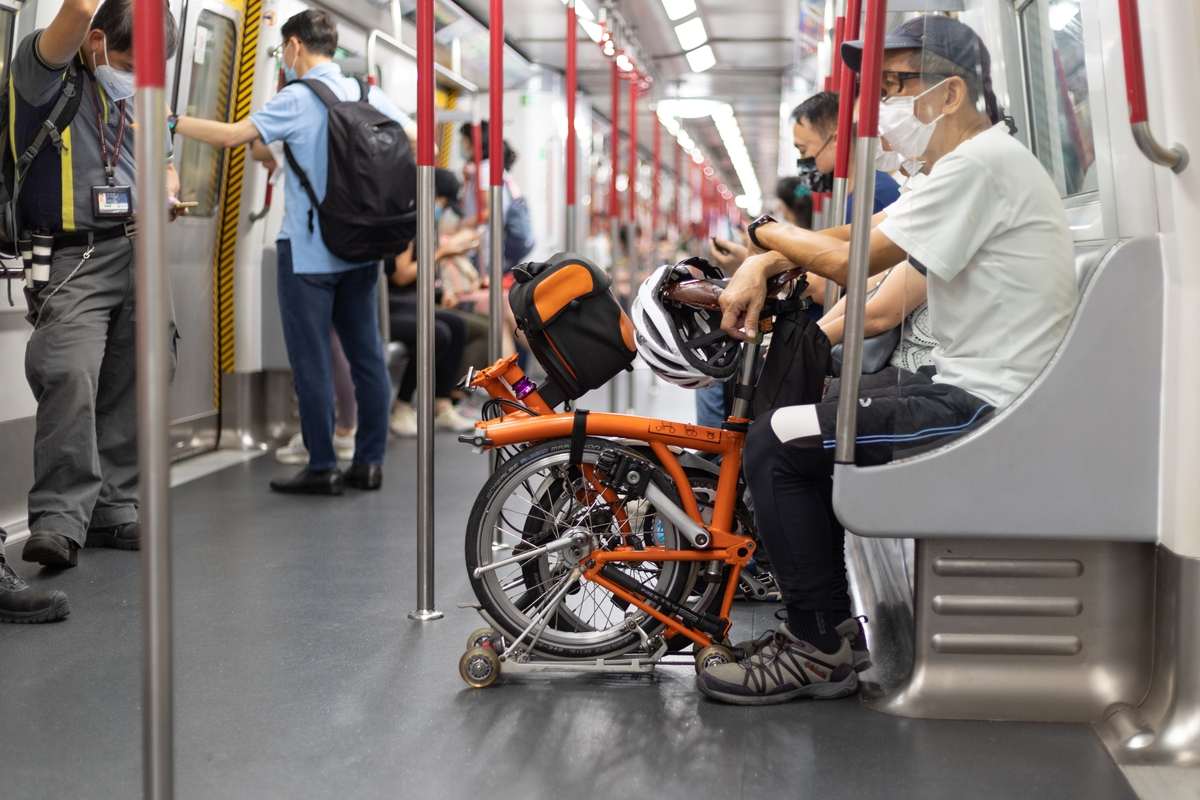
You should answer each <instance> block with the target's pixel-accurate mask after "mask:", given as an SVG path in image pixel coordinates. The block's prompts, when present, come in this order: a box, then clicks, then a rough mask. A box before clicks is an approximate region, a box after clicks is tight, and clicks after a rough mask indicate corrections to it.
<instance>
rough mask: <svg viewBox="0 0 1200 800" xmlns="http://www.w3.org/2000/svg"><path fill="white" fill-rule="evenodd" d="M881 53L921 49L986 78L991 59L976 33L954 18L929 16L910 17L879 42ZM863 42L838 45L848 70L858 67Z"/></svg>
mask: <svg viewBox="0 0 1200 800" xmlns="http://www.w3.org/2000/svg"><path fill="white" fill-rule="evenodd" d="M883 49H884V52H887V51H892V50H923V51H925V52H927V53H934V54H935V55H939V56H941V57H942V58H944V59H946V60H947V61H949V62H950V63H952V64H954V65H955V66H957V67H960V68H962V70H963V71H964V72H966V73H967V74H968V75H978V76H980V77H981V78H983V77H987V76H990V74H991V70H992V64H991V57H990V56H989V55H988V50H987V47H986V46H985V45H984V43H983V40H982V39H980V38H979V34H977V33H975V31H973V30H971V28H969V27H968V26H966V25H964V24H962V23H961V22H959V21H958V20H956V19H951V18H950V17H942V16H937V15H933V14H929V15H926V16H922V17H914V18H913V19H910V20H908V21H907V22H905V23H904V24H902V25H900V26H899V27H897V28H896V29H895V30H893V31H892V32H891V33H889V34H888V35H887V37H886V38H885V39H884V41H883ZM862 53H863V40H862V39H855V40H853V41H850V42H843V43H842V60H843V61H845V62H846V64H847V66H849V67H850V69H852V70H854V71H855V72H858V71H859V70H860V69H861V68H862Z"/></svg>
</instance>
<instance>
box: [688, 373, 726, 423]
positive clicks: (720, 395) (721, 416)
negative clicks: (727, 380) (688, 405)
mask: <svg viewBox="0 0 1200 800" xmlns="http://www.w3.org/2000/svg"><path fill="white" fill-rule="evenodd" d="M727 416H729V415H728V414H726V413H725V384H723V383H714V384H713V385H712V386H705V387H704V388H703V389H697V390H696V424H697V425H704V426H705V427H708V428H719V427H721V423H723V422H725V418H726V417H727Z"/></svg>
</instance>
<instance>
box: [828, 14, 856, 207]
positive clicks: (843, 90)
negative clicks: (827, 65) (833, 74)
mask: <svg viewBox="0 0 1200 800" xmlns="http://www.w3.org/2000/svg"><path fill="white" fill-rule="evenodd" d="M861 23H862V0H847V2H846V27H845V31H844V39H843V41H853V40H855V39H857V38H858V36H859V28H860V27H861ZM838 58H839V61H840V59H841V54H840V53H839V55H838ZM840 63H841V65H842V71H841V73H840V74H839V75H838V133H837V155H836V157H835V158H836V161H835V162H834V167H833V177H835V178H846V177H849V175H850V139H851V136H850V130H851V128H852V127H853V125H854V70H852V69H850V67H849V65H848V64H846V63H845V62H844V61H840ZM841 223H842V220H837V224H839V225H840V224H841Z"/></svg>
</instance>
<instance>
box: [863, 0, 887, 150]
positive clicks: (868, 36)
mask: <svg viewBox="0 0 1200 800" xmlns="http://www.w3.org/2000/svg"><path fill="white" fill-rule="evenodd" d="M886 24H887V0H867V21H866V25H865V26H864V33H865V36H864V39H865V41H864V42H863V55H862V91H861V92H860V93H859V95H858V137H859V138H860V139H873V138H875V137H876V136H878V135H879V83H880V80H881V77H882V76H881V74H880V70H881V69H882V68H883V38H884V27H885V26H886Z"/></svg>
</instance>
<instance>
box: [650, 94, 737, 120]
mask: <svg viewBox="0 0 1200 800" xmlns="http://www.w3.org/2000/svg"><path fill="white" fill-rule="evenodd" d="M728 105H729V104H728V103H722V102H721V101H720V100H705V99H703V98H688V99H674V98H673V99H669V100H659V101H658V110H659V112H660V113H663V114H669V115H670V116H672V117H676V118H678V119H700V118H702V117H712V116H715V115H717V114H719V113H721V109H722V108H724V107H726V106H728Z"/></svg>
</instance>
